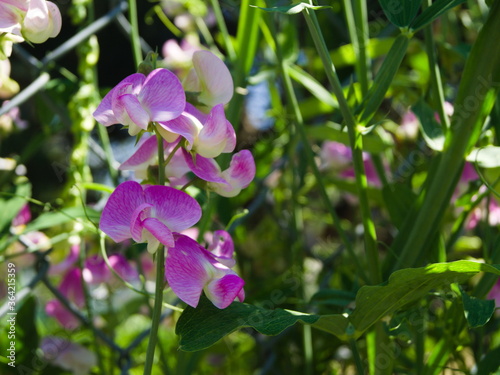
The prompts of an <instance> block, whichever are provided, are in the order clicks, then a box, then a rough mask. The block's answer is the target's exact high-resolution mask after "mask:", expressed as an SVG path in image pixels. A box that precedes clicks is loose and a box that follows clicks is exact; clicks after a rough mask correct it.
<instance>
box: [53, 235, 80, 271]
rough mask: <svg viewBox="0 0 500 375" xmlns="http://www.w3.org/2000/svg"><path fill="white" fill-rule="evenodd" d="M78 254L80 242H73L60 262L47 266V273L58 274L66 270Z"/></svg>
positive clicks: (73, 262)
mask: <svg viewBox="0 0 500 375" xmlns="http://www.w3.org/2000/svg"><path fill="white" fill-rule="evenodd" d="M79 256H80V243H79V242H77V243H74V244H72V245H71V247H70V251H69V254H68V256H67V257H66V258H64V259H63V260H62V261H61V262H59V263H57V264H51V265H50V268H49V275H60V274H63V273H65V272H67V271H68V270H69V269H70V268H71V267H73V265H74V264H75V263H76V262H77V260H78V257H79Z"/></svg>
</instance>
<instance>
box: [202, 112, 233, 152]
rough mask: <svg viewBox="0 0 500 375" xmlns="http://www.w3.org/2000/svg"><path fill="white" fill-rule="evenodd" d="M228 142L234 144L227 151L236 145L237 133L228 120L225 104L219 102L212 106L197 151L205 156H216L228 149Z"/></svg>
mask: <svg viewBox="0 0 500 375" xmlns="http://www.w3.org/2000/svg"><path fill="white" fill-rule="evenodd" d="M231 130H232V132H231ZM228 143H229V144H230V146H233V147H232V149H230V150H228V151H227V152H231V151H233V150H234V146H235V145H236V134H235V133H234V130H233V127H232V126H231V124H230V123H229V122H228V121H227V120H226V116H225V114H224V106H223V105H222V104H218V105H216V106H215V107H213V108H212V110H211V111H210V114H209V116H208V118H207V121H206V122H205V123H204V124H203V128H202V129H201V131H200V134H199V136H198V140H197V142H196V145H195V146H196V149H195V151H196V152H197V153H198V154H200V155H201V156H203V157H205V158H215V157H216V156H219V155H220V153H221V152H222V151H224V150H226V149H227V148H226V145H227V144H228ZM229 148H231V147H229Z"/></svg>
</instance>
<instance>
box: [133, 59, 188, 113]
mask: <svg viewBox="0 0 500 375" xmlns="http://www.w3.org/2000/svg"><path fill="white" fill-rule="evenodd" d="M139 100H140V102H141V104H142V105H143V106H144V108H145V110H146V111H147V112H148V113H149V115H150V117H151V120H152V121H170V120H173V119H174V118H176V117H178V116H179V115H180V114H181V113H182V111H184V107H185V106H186V95H185V94H184V90H183V88H182V84H181V83H180V81H179V79H178V78H177V77H176V76H175V74H173V73H172V72H170V71H169V70H167V69H162V68H160V69H155V70H153V71H152V72H151V73H149V75H148V77H147V78H146V81H145V82H144V85H143V87H142V89H141V92H140V94H139Z"/></svg>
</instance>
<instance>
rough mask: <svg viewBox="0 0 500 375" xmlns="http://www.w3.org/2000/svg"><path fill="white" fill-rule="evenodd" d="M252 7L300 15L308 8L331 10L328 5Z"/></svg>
mask: <svg viewBox="0 0 500 375" xmlns="http://www.w3.org/2000/svg"><path fill="white" fill-rule="evenodd" d="M250 6H251V7H254V8H259V9H262V10H265V11H266V12H278V13H284V14H298V13H300V12H302V11H303V10H304V9H306V8H307V9H312V10H319V9H329V8H331V6H327V5H311V4H308V3H298V4H292V5H287V6H281V7H272V8H262V7H257V6H255V5H250Z"/></svg>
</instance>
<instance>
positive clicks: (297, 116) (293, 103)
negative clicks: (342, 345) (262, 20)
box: [269, 21, 367, 281]
mask: <svg viewBox="0 0 500 375" xmlns="http://www.w3.org/2000/svg"><path fill="white" fill-rule="evenodd" d="M269 28H270V30H271V34H272V35H273V37H274V43H275V46H276V56H277V59H278V61H279V70H280V74H281V76H282V77H283V84H284V89H285V95H286V98H287V101H288V104H289V106H290V107H291V108H292V116H293V119H294V121H295V126H296V128H297V131H298V133H299V136H300V138H301V140H302V142H303V144H304V153H305V156H306V159H307V163H308V164H309V167H310V168H311V169H312V171H313V174H314V177H315V178H316V181H317V183H318V186H319V189H320V194H321V198H322V200H323V202H324V204H325V206H326V208H327V209H328V212H329V214H330V216H331V217H332V221H333V225H334V226H335V229H336V230H337V232H338V234H339V236H340V239H341V241H342V243H343V244H344V245H345V247H346V249H347V251H348V253H349V255H351V257H352V259H353V261H354V262H355V263H356V267H357V269H359V270H360V274H361V275H362V277H363V279H364V280H365V281H367V279H366V276H365V275H364V270H363V267H362V266H361V264H360V263H359V260H358V258H357V257H356V255H355V253H354V249H353V247H352V244H351V241H350V240H349V238H348V237H347V234H346V233H345V231H344V229H343V228H342V225H341V222H340V218H339V217H338V215H337V213H336V212H335V209H334V207H333V205H332V203H331V202H330V198H329V197H328V194H327V192H326V187H325V185H324V183H323V177H322V175H321V172H320V171H319V169H318V166H317V165H316V161H315V160H314V154H313V152H312V150H311V147H310V146H309V141H308V139H307V134H306V131H305V126H304V121H303V118H302V114H301V112H300V108H299V103H298V100H297V97H296V96H295V92H294V90H293V86H292V82H291V79H290V76H289V75H288V73H287V66H286V64H285V62H284V61H283V57H282V53H281V48H280V46H279V43H278V40H277V33H276V30H275V27H274V24H273V23H272V21H270V22H269Z"/></svg>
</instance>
